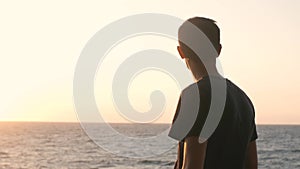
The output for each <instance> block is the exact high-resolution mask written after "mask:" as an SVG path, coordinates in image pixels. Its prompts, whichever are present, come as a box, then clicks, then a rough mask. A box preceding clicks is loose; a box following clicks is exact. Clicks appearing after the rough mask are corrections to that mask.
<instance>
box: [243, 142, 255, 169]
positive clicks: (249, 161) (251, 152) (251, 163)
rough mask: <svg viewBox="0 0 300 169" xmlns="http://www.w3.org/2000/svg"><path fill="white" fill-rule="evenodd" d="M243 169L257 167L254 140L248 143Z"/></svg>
mask: <svg viewBox="0 0 300 169" xmlns="http://www.w3.org/2000/svg"><path fill="white" fill-rule="evenodd" d="M245 169H257V150H256V141H255V140H254V141H251V142H250V143H249V144H248V148H247V152H246V161H245Z"/></svg>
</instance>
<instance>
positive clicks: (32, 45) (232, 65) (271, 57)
mask: <svg viewBox="0 0 300 169" xmlns="http://www.w3.org/2000/svg"><path fill="white" fill-rule="evenodd" d="M139 13H163V14H168V15H172V16H176V17H179V18H181V19H184V20H185V19H188V18H190V17H193V16H203V17H209V18H212V19H214V20H216V21H217V24H218V25H219V27H220V29H221V43H222V45H223V50H222V52H221V55H220V57H219V58H220V61H221V64H222V67H223V72H224V75H225V77H227V78H228V79H230V80H231V81H233V82H234V83H236V84H237V85H239V86H240V87H241V88H242V89H243V90H244V91H245V92H246V93H247V94H248V95H249V97H250V98H251V99H252V101H253V103H254V106H255V109H256V121H257V123H258V124H300V104H299V100H300V99H299V98H300V85H299V84H300V79H299V75H298V73H299V72H300V50H299V47H300V46H299V44H300V33H299V30H300V19H299V16H300V1H299V0H251V1H250V0H246V1H239V0H226V1H225V0H210V1H203V0H191V1H177V0H151V1H141V0H111V1H80V2H78V1H76V2H75V1H31V0H28V1H1V2H0V20H1V27H0V46H1V48H0V77H1V83H0V93H1V94H0V121H68V122H73V121H78V120H77V115H76V111H75V108H74V105H73V75H74V69H75V66H76V62H77V59H78V58H79V55H80V53H81V51H82V49H83V48H84V46H85V44H86V43H87V41H88V40H89V39H90V38H91V37H92V36H93V35H94V34H95V33H96V32H97V31H99V30H100V29H101V28H102V27H104V26H105V25H107V24H109V23H111V22H113V21H115V20H117V19H120V18H122V17H125V16H129V15H133V14H139ZM176 45H177V42H176V41H174V40H172V39H168V38H165V37H157V36H144V37H136V38H132V39H129V40H128V41H127V42H124V43H122V44H120V45H119V46H116V47H115V48H114V49H113V50H112V51H111V53H109V54H108V56H107V57H108V58H109V57H111V58H113V57H114V56H118V57H122V58H121V60H122V59H123V60H124V59H125V58H126V57H129V56H130V54H132V53H133V52H137V51H138V50H145V49H147V48H159V49H162V50H166V51H168V52H170V53H172V54H174V55H177V56H178V57H179V55H178V54H177V51H176ZM120 53H122V55H120ZM119 61H120V60H118V58H115V59H112V60H111V61H109V60H106V61H104V62H103V65H102V66H103V67H102V68H103V70H105V69H107V70H106V71H104V72H105V77H106V78H107V79H108V80H105V79H100V78H98V77H99V74H97V76H96V78H95V86H96V87H95V96H96V100H97V103H98V102H101V104H103V105H105V106H104V110H105V111H104V112H101V113H103V116H104V117H105V119H106V120H107V121H109V122H126V120H124V119H123V117H122V116H120V115H119V114H118V113H117V111H116V110H115V108H114V105H113V103H112V99H111V94H110V93H109V91H110V90H109V89H110V88H111V86H110V85H109V84H110V83H111V82H110V81H109V79H110V80H111V78H112V77H113V72H114V69H115V68H116V67H117V66H118V62H119ZM182 64H184V63H182ZM101 73H103V71H102V72H100V74H101ZM101 80H102V81H103V80H104V81H105V82H102V81H101ZM147 80H149V81H147ZM151 82H156V83H151ZM157 82H159V83H157ZM100 83H101V85H102V83H105V85H106V87H104V88H99V87H97V86H100ZM106 89H107V90H106ZM154 89H161V90H162V91H163V92H164V93H165V96H166V98H167V105H166V109H165V112H164V114H162V116H161V117H160V118H159V119H158V120H156V121H155V122H160V123H170V122H171V120H172V117H173V114H174V110H175V106H176V104H177V99H178V95H179V92H180V89H179V88H178V87H177V86H176V83H175V82H174V79H172V78H171V77H170V76H168V75H167V74H164V73H162V72H159V71H155V70H150V71H148V72H147V71H145V72H144V74H140V75H139V76H137V77H136V79H135V80H134V81H133V83H132V87H130V88H129V91H128V94H129V98H131V103H132V104H133V106H134V108H136V109H138V110H140V111H147V109H148V108H149V93H151V91H152V90H154ZM101 90H105V91H106V93H105V94H103V95H101V94H99V92H100V91H101ZM107 91H108V92H107Z"/></svg>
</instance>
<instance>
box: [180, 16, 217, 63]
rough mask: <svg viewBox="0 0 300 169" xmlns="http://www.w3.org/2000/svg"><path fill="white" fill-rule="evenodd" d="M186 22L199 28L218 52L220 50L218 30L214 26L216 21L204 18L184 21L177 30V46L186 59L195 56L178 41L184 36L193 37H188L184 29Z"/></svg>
mask: <svg viewBox="0 0 300 169" xmlns="http://www.w3.org/2000/svg"><path fill="white" fill-rule="evenodd" d="M188 22H189V23H192V24H193V25H195V26H196V27H197V28H199V29H200V30H201V31H202V32H203V33H204V34H205V35H206V36H207V38H208V39H209V40H210V42H211V43H212V45H213V46H214V47H215V49H216V50H217V51H218V52H219V51H220V50H221V49H220V48H221V45H220V29H219V27H218V26H217V25H216V21H214V20H212V19H209V18H204V17H193V18H190V19H188V20H187V21H185V22H184V23H183V24H182V25H181V26H180V28H179V30H178V40H179V44H180V46H181V48H182V50H183V52H184V54H185V55H187V57H194V56H195V55H196V54H195V53H194V52H193V51H192V50H191V49H190V48H189V47H188V46H187V45H185V44H184V43H183V42H182V41H180V40H181V39H183V37H184V36H189V37H193V36H192V35H189V31H188V30H185V29H184V25H186V24H188Z"/></svg>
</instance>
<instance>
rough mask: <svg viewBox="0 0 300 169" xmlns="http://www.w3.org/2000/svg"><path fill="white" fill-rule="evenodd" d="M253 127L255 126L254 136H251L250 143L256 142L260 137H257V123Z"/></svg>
mask: <svg viewBox="0 0 300 169" xmlns="http://www.w3.org/2000/svg"><path fill="white" fill-rule="evenodd" d="M253 125H254V126H253V130H252V135H251V139H250V142H251V141H254V140H256V139H257V138H258V136H257V131H256V125H255V122H254V124H253Z"/></svg>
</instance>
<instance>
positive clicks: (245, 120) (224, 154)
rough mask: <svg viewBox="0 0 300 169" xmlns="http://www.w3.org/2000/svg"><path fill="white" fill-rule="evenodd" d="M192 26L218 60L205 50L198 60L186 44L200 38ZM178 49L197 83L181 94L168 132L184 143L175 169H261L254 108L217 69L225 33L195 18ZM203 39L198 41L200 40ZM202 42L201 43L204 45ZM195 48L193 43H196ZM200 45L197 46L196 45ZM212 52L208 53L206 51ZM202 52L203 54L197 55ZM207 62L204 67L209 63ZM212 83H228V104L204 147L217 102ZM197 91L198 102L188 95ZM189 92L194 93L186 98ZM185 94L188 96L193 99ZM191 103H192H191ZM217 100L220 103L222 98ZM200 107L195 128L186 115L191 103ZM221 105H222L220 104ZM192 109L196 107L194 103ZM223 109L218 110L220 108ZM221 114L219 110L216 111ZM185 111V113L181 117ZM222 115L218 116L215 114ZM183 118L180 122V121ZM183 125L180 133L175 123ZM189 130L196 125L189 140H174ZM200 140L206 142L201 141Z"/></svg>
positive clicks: (183, 29) (182, 32)
mask: <svg viewBox="0 0 300 169" xmlns="http://www.w3.org/2000/svg"><path fill="white" fill-rule="evenodd" d="M188 24H193V25H194V26H195V27H196V28H198V29H199V30H201V31H202V32H203V33H204V34H205V36H206V37H207V39H208V40H209V41H210V43H211V45H212V46H213V48H214V50H215V53H217V55H216V56H213V54H212V53H213V52H209V51H208V52H207V51H205V50H202V51H200V55H201V56H198V55H197V54H196V53H197V52H195V51H194V50H192V49H191V48H190V47H189V45H187V44H186V43H185V42H186V41H187V40H188V41H189V42H191V43H197V44H196V46H197V45H198V46H199V47H200V48H201V46H200V45H203V43H202V44H201V42H200V43H198V42H197V39H195V38H197V37H199V36H195V35H194V34H193V31H190V30H189V29H187V26H186V25H188ZM178 39H179V46H178V52H179V54H180V56H181V57H182V58H183V59H184V60H185V62H186V65H187V67H188V69H189V70H190V71H191V72H192V74H193V76H194V78H195V80H196V83H195V84H193V85H191V86H189V87H187V88H186V89H184V90H183V91H182V93H181V96H180V99H179V103H178V106H177V110H176V113H175V116H174V119H173V123H172V127H171V130H170V133H169V136H170V137H173V138H175V139H178V140H179V145H178V158H177V161H176V164H175V168H176V169H256V168H257V151H256V141H255V140H256V139H257V132H256V125H255V120H254V116H255V113H254V107H253V105H252V103H251V100H250V99H249V98H248V97H247V95H246V94H245V93H244V92H243V91H242V90H241V89H240V88H239V87H237V86H236V85H235V84H234V83H232V82H231V81H230V80H228V79H227V78H224V77H222V76H221V75H220V74H219V72H218V70H217V68H216V57H218V56H219V54H220V52H221V48H222V46H221V44H220V30H219V28H218V26H217V25H216V24H215V21H213V20H211V19H208V18H202V17H194V18H191V19H188V20H187V21H185V22H184V23H183V24H182V26H181V27H180V28H179V32H178ZM198 40H199V39H198ZM200 41H201V40H200ZM191 43H190V44H191ZM194 46H195V45H194ZM204 49H207V48H204ZM198 53H199V52H198ZM204 61H205V62H204ZM212 79H213V81H214V82H217V83H218V82H221V81H224V82H225V83H224V84H225V85H226V86H225V88H224V89H225V90H226V93H225V97H224V98H225V101H224V106H223V107H224V108H223V109H222V110H223V111H222V112H221V116H220V119H219V121H217V120H216V123H217V125H216V128H215V129H214V130H213V131H212V133H211V135H210V137H209V138H204V142H199V137H200V135H201V132H202V129H203V128H204V125H206V123H208V122H206V120H207V117H208V115H209V113H210V109H213V108H214V107H213V105H214V106H215V105H216V104H214V103H213V102H214V100H213V99H212V92H213V91H212V90H213V89H212V84H211V82H212ZM195 85H196V86H197V88H198V90H197V92H199V97H200V98H199V99H198V100H197V99H196V98H193V97H194V96H192V95H193V93H195V92H189V91H190V89H191V88H192V86H195ZM186 93H190V94H186ZM183 95H189V96H188V97H186V96H184V97H183ZM186 98H190V99H186ZM217 98H221V95H220V96H218V97H217ZM195 101H198V102H200V105H199V109H197V113H196V116H193V118H194V121H193V124H186V123H191V122H190V121H189V120H182V119H188V118H184V117H185V116H191V115H190V111H191V110H190V109H189V108H190V107H191V106H187V105H189V103H191V102H195ZM218 104H219V103H218ZM191 105H192V104H191ZM217 106H218V105H217ZM214 110H216V109H214ZM179 112H180V113H179ZM213 113H218V112H213ZM179 116H181V118H180V119H181V121H182V122H180V123H178V119H179V118H177V117H179ZM175 122H176V123H177V124H181V125H180V127H179V129H178V125H177V129H174V128H176V127H174V125H175V124H174V123H175ZM187 126H191V127H190V128H189V130H188V131H187V130H186V131H187V132H186V134H185V135H184V137H182V138H180V139H179V137H176V136H175V135H176V134H177V133H178V132H179V131H178V130H181V132H182V131H185V129H186V128H187ZM200 139H201V138H200Z"/></svg>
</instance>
